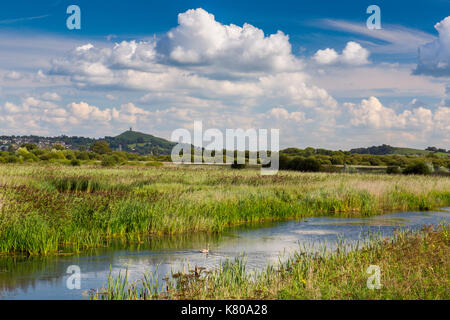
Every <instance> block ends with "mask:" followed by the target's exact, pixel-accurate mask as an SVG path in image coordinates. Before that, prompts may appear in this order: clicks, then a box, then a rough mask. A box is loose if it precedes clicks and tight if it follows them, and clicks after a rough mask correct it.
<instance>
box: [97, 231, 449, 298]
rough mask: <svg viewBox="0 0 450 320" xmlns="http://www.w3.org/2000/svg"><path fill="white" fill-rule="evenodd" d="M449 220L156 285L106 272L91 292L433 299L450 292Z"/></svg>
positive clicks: (101, 294)
mask: <svg viewBox="0 0 450 320" xmlns="http://www.w3.org/2000/svg"><path fill="white" fill-rule="evenodd" d="M449 257H450V228H449V227H448V226H441V227H440V229H438V230H433V229H424V230H422V231H421V232H420V233H417V232H416V233H412V232H401V233H398V234H396V235H395V236H394V237H393V238H391V239H386V240H381V239H374V240H371V241H370V242H369V243H366V244H365V245H364V246H363V247H362V248H361V249H359V250H357V249H355V248H348V247H347V248H345V247H344V246H342V245H341V246H340V247H339V249H338V250H337V251H335V252H333V253H331V254H325V253H319V254H307V253H306V252H301V251H299V252H297V253H296V254H295V255H294V256H293V257H292V258H291V259H290V260H289V261H288V262H286V263H284V264H282V265H281V266H280V267H279V268H276V269H275V268H273V267H268V268H267V269H266V270H264V271H263V272H261V273H259V274H256V275H249V274H248V273H246V270H245V264H244V263H243V262H242V260H236V261H235V262H234V263H225V264H224V265H223V266H222V267H221V268H219V269H218V270H215V271H212V272H211V273H206V272H203V271H201V270H198V269H197V268H195V269H194V270H192V271H191V272H189V273H188V274H176V275H174V277H175V278H176V279H175V280H167V283H166V284H164V285H163V286H159V285H158V284H157V283H158V282H157V279H155V277H152V276H151V275H147V276H146V277H145V278H144V280H143V281H142V282H140V283H133V284H130V283H128V282H127V278H126V276H121V277H120V276H119V277H118V278H115V279H112V278H111V277H110V278H109V281H108V284H107V286H106V287H105V288H102V289H100V290H97V291H96V292H95V293H93V294H92V295H91V298H92V299H105V300H112V299H189V300H191V299H201V300H204V299H290V300H291V299H327V300H328V299H339V300H345V299H358V300H361V299H388V300H391V299H412V300H419V299H420V300H422V299H433V300H439V299H444V300H448V299H449V298H450V259H449ZM371 265H376V266H378V267H379V268H380V271H381V272H380V284H381V287H380V289H369V288H368V287H367V280H368V277H369V276H370V275H369V274H367V273H366V271H367V269H368V267H369V266H371Z"/></svg>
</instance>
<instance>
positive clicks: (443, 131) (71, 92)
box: [0, 0, 450, 149]
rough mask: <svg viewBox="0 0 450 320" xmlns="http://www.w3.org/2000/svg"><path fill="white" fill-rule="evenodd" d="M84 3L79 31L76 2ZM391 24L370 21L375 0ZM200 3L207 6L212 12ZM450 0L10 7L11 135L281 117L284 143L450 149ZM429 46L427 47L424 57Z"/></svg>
mask: <svg viewBox="0 0 450 320" xmlns="http://www.w3.org/2000/svg"><path fill="white" fill-rule="evenodd" d="M72 4H76V5H78V6H79V7H80V9H81V30H68V29H67V27H66V19H67V17H68V16H69V15H68V14H66V8H67V7H68V6H69V5H72ZM372 4H376V5H378V6H379V7H380V9H381V25H382V29H381V30H369V29H367V27H366V20H367V18H368V17H369V16H370V15H369V14H367V13H366V9H367V7H368V6H369V5H372ZM200 8H201V9H200ZM449 9H450V1H448V0H433V1H427V4H426V5H423V3H422V2H420V1H377V2H372V1H283V0H280V1H266V0H264V1H239V2H232V1H136V0H129V1H108V2H106V1H95V0H94V1H92V0H91V1H62V0H61V1H57V0H52V1H39V3H37V2H36V1H22V0H17V1H14V2H3V3H1V4H0V39H1V40H2V41H1V45H0V123H1V124H0V135H1V134H16V135H18V134H42V135H59V134H69V135H86V136H104V135H114V134H118V133H120V132H121V131H123V130H124V129H126V128H128V127H129V126H133V127H134V128H136V129H138V130H141V131H144V132H149V133H152V134H155V135H159V136H162V137H165V138H169V137H170V134H171V132H172V131H173V130H175V129H177V128H180V127H184V128H190V127H191V126H192V124H193V121H194V120H202V121H204V126H206V127H217V128H219V129H224V128H239V127H242V128H244V129H245V128H252V127H256V128H270V127H275V128H281V129H282V130H281V132H280V139H281V145H282V146H298V147H306V146H314V147H328V148H332V149H341V148H342V149H346V148H351V147H358V146H367V145H372V144H381V143H390V144H394V145H402V146H412V147H426V146H429V145H437V146H439V147H444V148H449V149H450V132H449V130H450V123H449V121H450V119H449V117H450V108H449V107H450V106H449V104H450V103H449V100H450V98H449V97H448V95H449V93H450V89H448V87H450V81H449V79H450V66H449V64H450V57H449V55H450V44H449V43H450V18H448V19H446V18H447V16H449V15H450V10H449ZM419 48H421V51H420V54H419V53H418V52H419Z"/></svg>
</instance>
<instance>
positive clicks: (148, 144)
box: [104, 130, 176, 155]
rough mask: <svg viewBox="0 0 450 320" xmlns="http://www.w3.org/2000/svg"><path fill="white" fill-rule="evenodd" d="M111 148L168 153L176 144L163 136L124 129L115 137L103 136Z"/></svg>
mask: <svg viewBox="0 0 450 320" xmlns="http://www.w3.org/2000/svg"><path fill="white" fill-rule="evenodd" d="M104 140H106V141H107V142H108V143H109V145H110V147H111V148H113V149H116V150H119V149H121V150H122V151H127V152H135V153H139V154H150V153H153V154H158V155H161V154H165V155H169V154H170V153H171V152H172V148H173V147H174V146H175V145H176V143H174V142H170V141H168V140H166V139H163V138H158V137H155V136H152V135H151V134H146V133H142V132H137V131H131V130H129V131H125V132H123V133H121V134H119V135H118V136H116V137H105V139H104Z"/></svg>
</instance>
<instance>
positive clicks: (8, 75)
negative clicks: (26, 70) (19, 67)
mask: <svg viewBox="0 0 450 320" xmlns="http://www.w3.org/2000/svg"><path fill="white" fill-rule="evenodd" d="M5 78H6V79H8V80H20V79H22V74H20V73H19V72H17V71H11V72H8V73H6V74H5Z"/></svg>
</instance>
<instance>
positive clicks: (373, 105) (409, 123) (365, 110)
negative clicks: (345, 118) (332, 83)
mask: <svg viewBox="0 0 450 320" xmlns="http://www.w3.org/2000/svg"><path fill="white" fill-rule="evenodd" d="M344 106H345V107H347V108H348V110H349V113H350V115H351V119H350V122H351V124H352V125H354V126H361V125H363V126H368V127H372V128H376V129H390V128H397V129H419V130H420V131H430V130H433V127H434V124H435V122H434V120H438V119H439V121H440V120H441V118H442V116H443V114H444V112H443V110H442V108H441V109H439V110H438V111H436V113H435V114H433V112H432V111H431V110H430V109H427V108H424V107H418V108H415V109H412V110H404V111H403V112H401V113H398V114H397V113H396V111H395V110H394V109H391V108H388V107H385V106H383V104H382V103H381V102H380V101H379V100H378V99H377V98H376V97H370V98H369V99H363V100H362V101H361V103H360V104H358V105H356V104H353V103H346V104H344Z"/></svg>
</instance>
